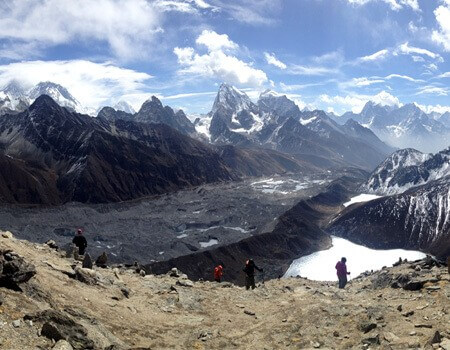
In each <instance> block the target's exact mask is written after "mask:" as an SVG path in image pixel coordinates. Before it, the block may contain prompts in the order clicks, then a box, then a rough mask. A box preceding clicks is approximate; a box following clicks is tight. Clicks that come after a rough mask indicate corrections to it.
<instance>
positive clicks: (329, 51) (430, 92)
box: [0, 0, 450, 114]
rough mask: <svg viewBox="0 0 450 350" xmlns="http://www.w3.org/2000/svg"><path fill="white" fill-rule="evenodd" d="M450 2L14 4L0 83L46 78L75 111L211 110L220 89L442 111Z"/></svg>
mask: <svg viewBox="0 0 450 350" xmlns="http://www.w3.org/2000/svg"><path fill="white" fill-rule="evenodd" d="M449 60H450V0H285V1H282V0H254V1H249V0H151V1H150V0H148V1H146V0H126V1H125V0H124V1H117V0H95V1H94V0H91V1H88V0H78V1H69V0H35V1H32V2H29V1H26V0H14V1H10V2H8V3H6V5H5V4H4V5H2V6H1V7H0V86H1V85H5V84H6V83H7V82H8V81H9V80H10V79H17V80H19V81H21V82H22V83H23V84H24V85H25V86H27V87H30V86H32V85H33V84H36V83H37V82H39V81H45V80H50V81H54V82H57V83H60V84H62V85H64V86H65V87H67V88H68V89H69V91H70V92H71V93H72V94H73V95H74V96H75V97H76V98H77V99H78V100H80V102H81V103H82V104H84V105H85V106H89V107H98V106H101V105H105V104H111V105H113V104H115V103H116V102H117V101H119V100H121V99H123V100H126V101H128V102H130V103H132V104H133V105H134V106H135V108H138V107H139V106H140V104H141V103H142V102H143V101H144V100H146V99H147V98H149V96H151V95H152V94H155V95H157V96H159V97H160V98H161V99H162V100H163V102H164V103H165V104H168V105H171V106H173V107H177V108H183V109H185V110H186V111H187V112H188V113H206V112H208V111H209V110H210V109H211V105H212V103H213V100H214V96H215V93H216V91H217V89H218V86H219V85H220V83H221V82H223V81H225V82H227V83H230V84H233V85H235V86H237V87H238V88H241V89H243V90H245V91H246V92H247V93H248V94H249V95H250V97H252V98H257V96H258V95H259V93H260V92H261V91H263V90H265V89H267V88H270V89H273V90H275V91H277V92H280V93H284V94H287V95H288V96H289V97H290V98H292V99H294V100H296V101H297V103H298V104H299V106H301V107H308V108H321V109H324V110H328V111H335V112H336V113H339V114H340V113H342V112H344V111H347V110H353V111H356V112H359V110H360V109H361V108H362V106H363V105H364V103H365V102H367V101H368V100H374V101H376V102H380V103H384V104H398V103H400V104H401V103H409V102H416V103H418V104H419V105H420V106H422V108H423V109H424V110H426V111H428V112H429V111H432V110H435V111H439V112H443V111H446V110H450V84H449V82H450V64H449Z"/></svg>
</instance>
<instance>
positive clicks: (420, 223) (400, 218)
mask: <svg viewBox="0 0 450 350" xmlns="http://www.w3.org/2000/svg"><path fill="white" fill-rule="evenodd" d="M449 198H450V177H449V176H447V177H444V178H442V179H440V180H435V181H431V182H429V183H427V184H426V185H423V186H419V187H414V188H411V189H410V190H408V191H406V192H404V193H402V194H398V195H394V196H388V197H382V198H379V199H376V200H372V201H370V202H367V203H361V204H356V205H352V206H350V207H349V208H347V209H346V210H345V211H344V212H343V213H342V214H341V215H340V216H339V217H337V218H336V220H335V221H333V223H332V224H331V226H330V227H329V228H328V231H329V232H330V233H332V234H335V235H337V236H340V237H344V238H348V239H350V240H351V241H353V242H356V243H359V244H364V245H366V246H369V247H372V248H377V249H393V248H404V249H418V250H422V251H426V252H429V253H431V254H433V255H436V256H438V257H442V258H445V257H447V256H449V255H450V202H449Z"/></svg>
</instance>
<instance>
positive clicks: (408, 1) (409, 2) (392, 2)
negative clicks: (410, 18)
mask: <svg viewBox="0 0 450 350" xmlns="http://www.w3.org/2000/svg"><path fill="white" fill-rule="evenodd" d="M347 1H348V2H349V3H351V4H355V5H365V4H367V3H369V2H384V3H386V4H388V5H389V6H390V7H391V9H392V10H394V11H398V10H401V9H403V7H409V8H411V9H412V10H414V11H420V7H419V3H418V2H417V0H347Z"/></svg>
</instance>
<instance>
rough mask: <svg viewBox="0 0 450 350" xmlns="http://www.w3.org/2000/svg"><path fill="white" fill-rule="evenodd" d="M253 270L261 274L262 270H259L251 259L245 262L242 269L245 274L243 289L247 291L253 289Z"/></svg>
mask: <svg viewBox="0 0 450 350" xmlns="http://www.w3.org/2000/svg"><path fill="white" fill-rule="evenodd" d="M255 269H256V270H258V271H259V272H263V269H260V268H259V267H258V266H256V264H255V262H254V261H253V260H252V259H249V260H247V262H246V263H245V267H244V270H243V271H244V272H245V289H247V290H248V289H249V288H250V287H252V289H255V288H256V286H255Z"/></svg>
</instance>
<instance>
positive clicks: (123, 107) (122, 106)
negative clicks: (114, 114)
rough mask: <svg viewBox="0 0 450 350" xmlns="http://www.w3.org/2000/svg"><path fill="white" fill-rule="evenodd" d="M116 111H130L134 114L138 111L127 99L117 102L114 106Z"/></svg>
mask: <svg viewBox="0 0 450 350" xmlns="http://www.w3.org/2000/svg"><path fill="white" fill-rule="evenodd" d="M113 108H114V109H115V110H116V111H122V112H126V113H130V114H134V113H136V111H135V110H134V108H133V106H132V105H130V104H129V103H128V102H126V101H123V100H121V101H119V102H117V103H116V104H115V105H114V107H113Z"/></svg>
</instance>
